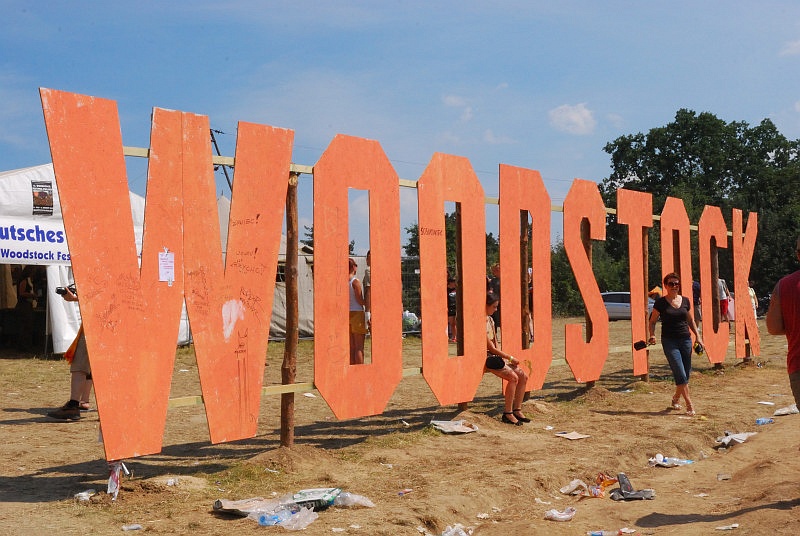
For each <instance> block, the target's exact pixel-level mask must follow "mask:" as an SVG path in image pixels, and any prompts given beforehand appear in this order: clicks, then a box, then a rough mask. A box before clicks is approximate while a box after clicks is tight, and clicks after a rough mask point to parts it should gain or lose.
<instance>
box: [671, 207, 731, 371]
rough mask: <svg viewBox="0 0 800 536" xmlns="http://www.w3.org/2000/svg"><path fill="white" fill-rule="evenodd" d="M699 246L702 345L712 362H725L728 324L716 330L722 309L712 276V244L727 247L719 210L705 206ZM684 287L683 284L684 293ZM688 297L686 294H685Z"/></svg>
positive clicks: (699, 226)
mask: <svg viewBox="0 0 800 536" xmlns="http://www.w3.org/2000/svg"><path fill="white" fill-rule="evenodd" d="M697 235H698V239H697V240H698V243H699V249H700V296H705V298H704V299H703V342H704V343H705V348H706V356H708V361H709V362H711V363H722V362H723V361H725V354H726V353H727V352H728V323H727V322H720V323H719V326H718V327H717V329H714V320H713V318H714V315H713V309H714V307H719V304H718V303H715V302H714V298H713V297H712V290H711V289H712V285H716V284H717V280H716V279H714V278H713V276H712V274H711V241H712V239H715V240H716V244H717V247H720V248H725V247H728V229H727V228H726V227H725V220H724V219H723V217H722V211H721V210H720V209H719V207H712V206H708V205H706V207H705V208H704V209H703V214H702V216H700V222H699V223H698V231H697ZM684 292H685V286H684V285H681V294H684ZM684 295H685V294H684Z"/></svg>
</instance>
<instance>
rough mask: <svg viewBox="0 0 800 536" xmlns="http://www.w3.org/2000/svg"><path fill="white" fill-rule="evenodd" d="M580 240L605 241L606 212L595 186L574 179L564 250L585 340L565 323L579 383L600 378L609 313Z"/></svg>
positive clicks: (570, 361) (568, 351)
mask: <svg viewBox="0 0 800 536" xmlns="http://www.w3.org/2000/svg"><path fill="white" fill-rule="evenodd" d="M584 222H585V224H586V225H587V226H588V235H587V236H585V237H583V235H584V233H583V230H582V227H583V225H584ZM582 237H583V238H585V239H586V240H587V241H588V240H589V239H594V240H605V238H606V212H605V205H603V198H602V197H600V191H599V190H598V189H597V184H595V183H593V182H590V181H585V180H581V179H575V181H574V182H573V183H572V187H571V188H570V189H569V193H568V194H567V197H566V199H564V249H565V250H566V252H567V257H569V262H570V265H572V271H573V273H574V274H575V280H576V281H577V283H578V288H579V289H580V291H581V296H583V301H584V303H585V304H586V313H587V315H588V320H587V327H586V329H587V335H589V333H588V332H589V331H590V330H591V334H590V335H591V336H590V337H588V339H589V340H588V341H584V340H583V337H582V333H581V332H582V330H583V327H582V326H581V325H580V324H567V325H566V326H564V330H565V332H566V345H565V349H566V360H567V363H568V364H569V367H570V369H571V370H572V375H573V376H575V379H576V380H577V381H578V382H581V383H583V382H591V381H595V380H597V379H598V378H599V377H600V372H602V370H603V365H604V364H605V362H606V356H607V355H608V313H607V312H606V309H605V306H604V305H603V300H602V299H601V298H600V289H599V288H598V286H597V281H596V280H595V278H594V273H593V272H592V263H591V258H589V257H588V255H587V251H586V249H585V248H584V245H585V244H584V242H583V240H582Z"/></svg>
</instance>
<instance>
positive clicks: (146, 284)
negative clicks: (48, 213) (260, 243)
mask: <svg viewBox="0 0 800 536" xmlns="http://www.w3.org/2000/svg"><path fill="white" fill-rule="evenodd" d="M41 96H42V106H43V109H44V117H45V125H46V126H47V134H48V136H49V138H50V150H51V153H52V156H53V166H54V168H55V172H56V180H57V184H58V186H59V195H60V198H61V204H62V210H63V214H64V226H65V228H66V230H67V236H68V237H69V246H70V253H71V254H72V268H73V273H74V275H75V282H76V285H77V288H78V293H79V298H80V307H81V316H82V318H83V326H84V331H85V333H86V344H87V347H88V350H89V356H90V361H91V366H92V372H93V376H94V382H95V391H96V397H97V407H98V410H99V412H100V419H101V422H102V426H103V441H104V446H105V451H106V458H107V459H109V460H117V459H121V458H128V457H133V456H141V455H145V454H152V453H155V452H159V451H160V450H161V439H162V437H163V434H164V423H165V422H166V415H167V404H168V400H169V389H170V380H171V378H172V365H173V361H174V359H175V343H176V341H177V339H178V326H179V321H180V313H181V297H182V294H183V277H182V275H183V274H182V271H181V267H182V265H183V262H182V254H183V242H182V241H183V237H182V232H181V231H182V229H181V222H180V220H181V195H180V194H181V183H180V180H179V179H180V159H179V154H180V143H176V141H179V140H180V132H181V124H180V119H179V118H178V117H176V116H174V115H170V114H167V115H165V116H163V115H161V114H159V113H158V112H157V113H156V115H155V116H154V118H153V127H152V141H151V144H152V151H153V153H154V155H155V154H157V155H158V157H157V158H153V159H152V160H151V163H150V168H149V175H150V177H149V183H148V184H149V186H148V189H147V204H146V210H147V216H148V220H147V225H146V226H145V231H144V233H145V234H144V243H143V251H142V267H141V272H140V271H139V266H138V264H137V260H136V247H135V244H134V235H133V218H132V215H131V210H130V200H129V194H128V183H127V180H126V176H125V161H124V158H123V156H122V137H121V133H120V128H119V120H118V114H117V107H116V104H115V103H114V102H113V101H109V100H104V99H97V98H93V97H87V96H83V95H75V94H72V93H64V92H60V91H53V90H48V89H42V90H41ZM176 178H177V179H178V180H176ZM87 208H89V210H87ZM164 248H167V250H168V251H169V252H172V253H174V255H175V257H174V262H175V266H176V267H177V268H178V269H177V270H176V271H175V281H174V282H173V284H172V285H171V286H170V285H168V284H167V283H163V282H159V281H158V256H157V254H158V252H159V251H162V250H163V249H164ZM122 415H124V416H125V418H124V419H123V418H120V416H122Z"/></svg>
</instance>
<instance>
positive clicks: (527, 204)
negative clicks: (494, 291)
mask: <svg viewBox="0 0 800 536" xmlns="http://www.w3.org/2000/svg"><path fill="white" fill-rule="evenodd" d="M523 210H524V211H527V212H528V213H529V214H530V215H531V218H532V219H533V240H532V243H531V248H532V253H533V258H532V266H531V268H532V276H533V303H532V304H530V305H531V307H532V311H533V332H534V333H535V337H534V339H533V342H532V343H531V347H530V348H526V349H523V348H522V337H521V334H522V315H521V309H522V305H521V302H522V298H521V293H522V292H528V285H527V281H526V282H525V286H524V287H522V286H521V285H522V283H523V280H522V279H521V278H520V271H519V268H520V263H519V261H518V260H517V261H516V262H515V259H519V258H520V243H519V240H515V239H514V238H515V237H519V236H520V233H521V232H523V230H522V229H520V211H523ZM524 232H526V233H527V232H528V230H527V229H524ZM500 236H502V237H503V238H504V239H505V240H501V241H500V258H501V259H503V262H501V263H500V280H501V281H503V282H504V283H503V299H502V300H500V309H501V313H502V315H503V329H504V331H505V333H506V334H507V336H506V337H504V338H503V350H504V351H505V352H508V353H510V354H512V355H513V356H515V357H517V358H518V359H519V360H520V363H521V364H522V366H523V367H525V368H526V369H527V372H528V375H529V377H528V388H529V389H541V387H542V385H543V384H544V378H545V375H546V374H547V370H548V369H549V368H550V363H551V362H552V360H553V333H552V326H553V317H552V302H551V284H550V283H551V282H550V196H549V195H548V193H547V190H546V189H545V187H544V183H543V182H542V176H541V175H540V174H539V172H538V171H533V170H530V169H524V168H519V167H513V166H506V165H503V164H501V165H500Z"/></svg>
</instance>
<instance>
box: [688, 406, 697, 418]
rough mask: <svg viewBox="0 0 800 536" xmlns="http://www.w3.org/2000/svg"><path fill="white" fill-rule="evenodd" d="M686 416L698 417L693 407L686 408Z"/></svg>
mask: <svg viewBox="0 0 800 536" xmlns="http://www.w3.org/2000/svg"><path fill="white" fill-rule="evenodd" d="M686 415H688V416H689V417H694V416H695V415H696V413H695V411H694V408H693V407H692V406H686Z"/></svg>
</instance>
